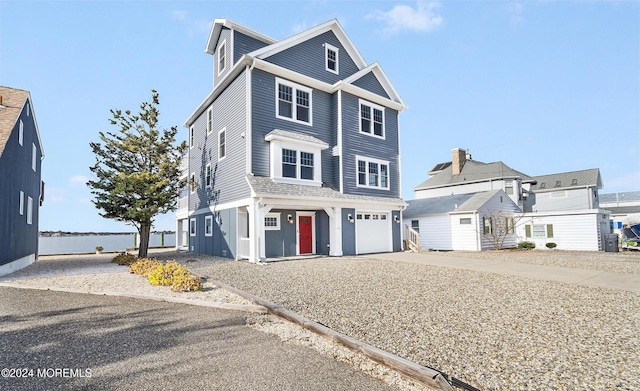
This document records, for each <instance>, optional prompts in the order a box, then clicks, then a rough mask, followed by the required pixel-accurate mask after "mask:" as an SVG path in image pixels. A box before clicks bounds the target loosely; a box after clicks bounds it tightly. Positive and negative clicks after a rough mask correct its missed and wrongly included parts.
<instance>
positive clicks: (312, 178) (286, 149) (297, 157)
mask: <svg viewBox="0 0 640 391" xmlns="http://www.w3.org/2000/svg"><path fill="white" fill-rule="evenodd" d="M264 139H265V140H266V141H268V142H269V143H270V147H269V150H270V156H271V162H270V167H271V168H270V173H271V178H272V179H273V180H274V181H276V182H281V183H291V184H300V185H309V186H321V185H322V168H321V167H322V164H321V163H322V151H323V150H325V149H327V148H329V144H327V143H325V142H323V141H322V140H319V139H317V138H315V137H312V136H307V135H304V134H300V133H294V132H289V131H285V130H279V129H276V130H274V131H272V132H270V133H269V134H267V135H266V136H265V137H264Z"/></svg>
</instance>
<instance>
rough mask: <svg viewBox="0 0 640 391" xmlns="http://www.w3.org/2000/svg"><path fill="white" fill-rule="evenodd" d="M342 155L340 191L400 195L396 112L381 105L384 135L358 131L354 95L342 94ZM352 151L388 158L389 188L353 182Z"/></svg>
mask: <svg viewBox="0 0 640 391" xmlns="http://www.w3.org/2000/svg"><path fill="white" fill-rule="evenodd" d="M342 110H343V111H342V141H343V144H342V158H343V159H344V160H343V182H344V183H343V185H344V193H347V194H361V195H373V196H382V197H399V196H400V183H399V182H400V180H399V179H400V167H399V164H398V152H399V151H398V112H397V111H395V110H391V109H388V108H385V111H384V120H385V127H384V132H385V138H384V139H380V138H377V137H373V136H369V135H367V134H363V133H360V124H359V121H360V108H359V105H358V98H357V97H356V96H354V95H351V94H347V93H343V94H342ZM356 155H358V156H363V157H369V158H373V159H380V160H386V161H389V181H390V187H389V190H378V189H370V188H361V187H358V186H357V166H356V164H357V163H356Z"/></svg>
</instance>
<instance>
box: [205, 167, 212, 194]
mask: <svg viewBox="0 0 640 391" xmlns="http://www.w3.org/2000/svg"><path fill="white" fill-rule="evenodd" d="M207 174H208V175H207ZM212 174H213V172H212V171H211V163H207V165H206V166H205V167H204V184H205V187H206V188H207V189H209V188H211V185H212V183H213V175H212ZM207 177H208V178H207ZM207 179H208V180H209V183H207Z"/></svg>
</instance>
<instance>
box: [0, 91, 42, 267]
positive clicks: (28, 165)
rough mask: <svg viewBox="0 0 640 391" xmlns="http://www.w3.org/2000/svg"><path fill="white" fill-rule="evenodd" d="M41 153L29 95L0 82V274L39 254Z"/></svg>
mask: <svg viewBox="0 0 640 391" xmlns="http://www.w3.org/2000/svg"><path fill="white" fill-rule="evenodd" d="M43 158H44V152H43V150H42V141H41V140H40V132H39V130H38V123H37V122H36V119H35V114H34V112H33V104H32V103H31V94H29V92H28V91H24V90H18V89H15V88H10V87H3V86H0V183H1V185H0V276H1V275H5V274H9V273H11V272H13V271H15V270H18V269H21V268H23V267H25V266H28V265H29V264H31V263H33V262H34V261H35V260H36V258H37V256H38V208H39V206H40V205H41V203H42V200H43V194H44V192H43V186H44V184H43V182H42V181H41V172H42V171H41V164H42V163H41V162H42V159H43Z"/></svg>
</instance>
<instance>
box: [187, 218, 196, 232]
mask: <svg viewBox="0 0 640 391" xmlns="http://www.w3.org/2000/svg"><path fill="white" fill-rule="evenodd" d="M189 236H196V219H191V220H189Z"/></svg>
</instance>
